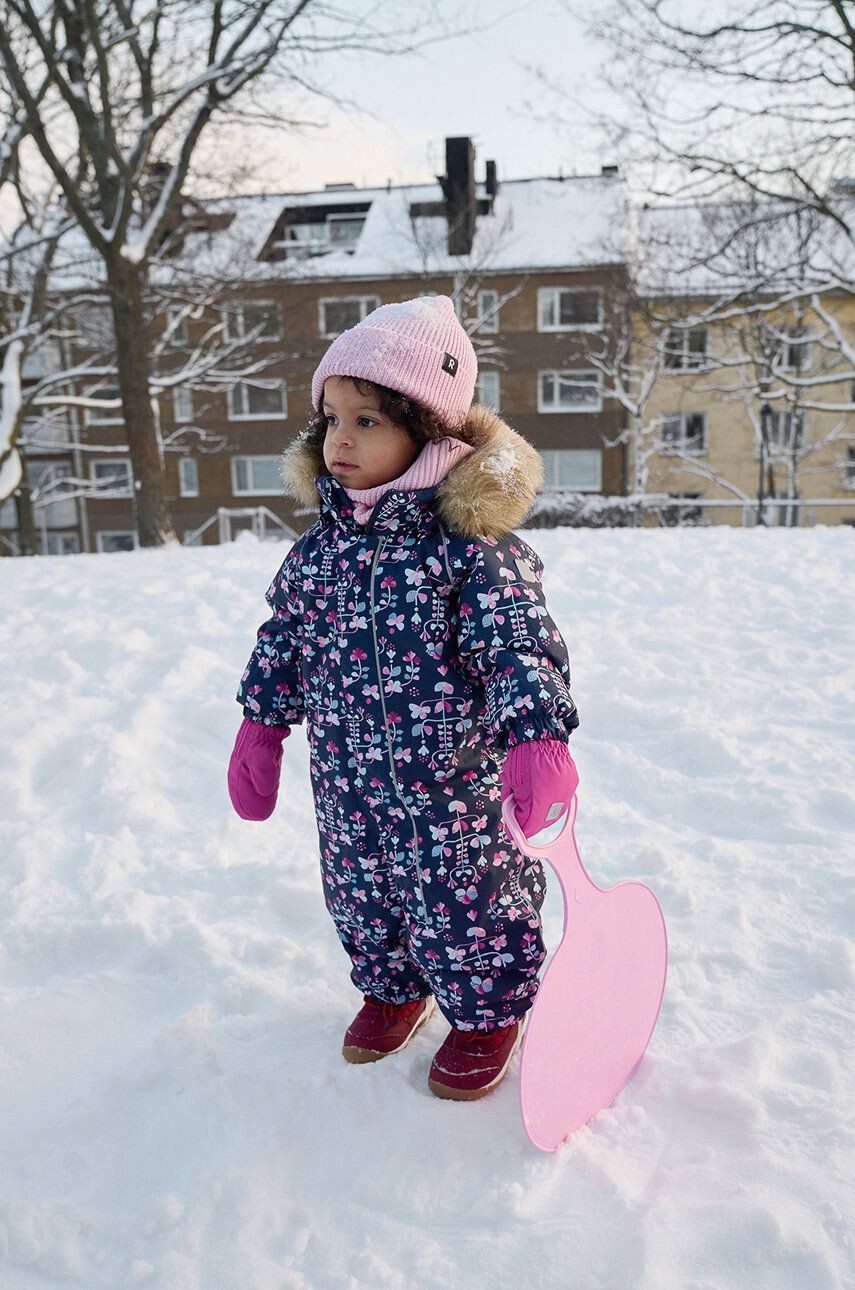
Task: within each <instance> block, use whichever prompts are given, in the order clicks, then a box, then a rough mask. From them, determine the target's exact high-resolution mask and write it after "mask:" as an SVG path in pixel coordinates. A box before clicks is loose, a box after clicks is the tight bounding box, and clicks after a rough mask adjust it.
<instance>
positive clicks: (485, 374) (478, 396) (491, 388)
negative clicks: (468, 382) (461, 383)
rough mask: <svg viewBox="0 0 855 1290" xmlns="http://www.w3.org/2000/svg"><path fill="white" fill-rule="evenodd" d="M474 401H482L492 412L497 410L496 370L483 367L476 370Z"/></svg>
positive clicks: (497, 380) (497, 385) (497, 383)
mask: <svg viewBox="0 0 855 1290" xmlns="http://www.w3.org/2000/svg"><path fill="white" fill-rule="evenodd" d="M475 402H476V403H482V404H483V405H484V407H485V408H491V409H492V410H493V412H498V410H499V373H498V372H491V371H484V370H483V368H482V369H481V370H480V371H479V372H478V380H477V381H476V382H475Z"/></svg>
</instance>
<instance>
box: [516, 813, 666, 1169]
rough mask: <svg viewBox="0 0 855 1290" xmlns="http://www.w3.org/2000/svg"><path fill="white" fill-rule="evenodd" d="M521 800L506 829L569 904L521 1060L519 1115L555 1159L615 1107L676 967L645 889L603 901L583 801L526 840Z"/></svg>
mask: <svg viewBox="0 0 855 1290" xmlns="http://www.w3.org/2000/svg"><path fill="white" fill-rule="evenodd" d="M513 807H514V798H513V795H511V796H509V797H507V798H506V799H505V801H504V802H503V804H502V818H503V820H504V823H505V828H506V829H507V830H508V833H509V834H510V836H511V837H512V838H513V840H514V842H515V843H516V845H517V846H518V847H519V848H520V850H521V851H524V852H525V854H526V855H530V856H540V857H541V858H542V859H544V860H548V861H549V863H550V865H551V866H552V868H553V869H554V870H555V872H556V874H557V875H558V881H559V883H560V884H561V891H562V893H563V895H564V932H563V935H562V938H561V943H560V944H559V946H558V948H557V950H556V951H555V954H554V956H553V958H552V961H551V962H550V964H549V966H548V967H547V969H546V973H545V975H544V977H543V981H542V982H541V986H540V989H539V991H538V993H537V998H536V1000H535V1003H534V1006H533V1007H532V1008H531V1010H530V1012H529V1018H528V1025H527V1028H526V1031H525V1035H524V1037H523V1042H522V1055H521V1058H520V1108H521V1110H522V1118H523V1124H524V1125H525V1131H526V1133H527V1134H528V1136H529V1138H530V1139H531V1141H532V1142H533V1143H534V1145H535V1146H536V1147H540V1149H541V1150H542V1151H554V1150H555V1148H556V1147H557V1146H558V1144H559V1142H563V1141H564V1139H565V1138H566V1137H567V1136H568V1134H571V1133H574V1132H575V1131H576V1129H579V1128H581V1127H582V1125H584V1124H587V1123H588V1121H589V1120H590V1119H591V1118H592V1117H593V1116H594V1115H596V1113H597V1111H601V1110H602V1109H603V1107H606V1106H610V1105H611V1103H612V1102H613V1101H614V1099H615V1098H616V1097H617V1095H618V1093H619V1092H620V1091H621V1089H622V1088H623V1086H624V1085H625V1084H626V1083H627V1081H628V1080H629V1079H630V1077H631V1076H632V1075H633V1073H634V1072H635V1070H636V1068H637V1067H638V1065H639V1063H640V1062H641V1059H642V1057H643V1056H644V1052H645V1049H646V1048H647V1045H648V1043H649V1042H650V1036H651V1035H652V1034H653V1028H654V1026H655V1025H656V1019H657V1017H658V1016H659V1009H660V1006H661V1004H662V996H663V994H664V991H665V973H666V969H667V963H668V940H667V934H666V931H665V919H664V918H663V916H662V910H661V908H660V906H659V901H658V900H657V899H656V897H655V896H654V894H653V892H652V891H651V890H650V888H649V887H645V885H644V883H641V882H621V883H618V885H617V886H616V887H611V888H609V890H608V891H603V890H602V888H600V887H597V886H596V885H595V884H594V883H593V882H591V879H590V878H589V877H588V875H587V874H586V872H585V870H584V868H583V867H582V861H581V860H580V858H579V852H578V849H577V847H576V838H575V836H574V833H573V825H574V823H575V820H576V798H575V797H574V798H573V799H572V801H571V802H570V805H569V807H568V808H567V809H566V810H565V811H564V813H563V814H562V815H561V816H560V817H559V818H558V819H557V820H556V821H555V822H554V823H553V824H548V825H547V826H546V828H544V829H541V830H540V832H539V833H537V834H535V835H534V837H532V838H526V836H525V834H524V833H523V832H522V830H521V829H520V827H519V824H518V823H517V820H516V817H515V815H514V810H513Z"/></svg>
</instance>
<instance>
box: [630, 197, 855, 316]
mask: <svg viewBox="0 0 855 1290" xmlns="http://www.w3.org/2000/svg"><path fill="white" fill-rule="evenodd" d="M829 201H834V202H835V203H836V204H837V205H838V206H839V208H840V209H839V213H840V214H841V216H842V217H843V218H844V220H845V221H846V222H847V223H848V224H849V227H850V228H851V227H853V216H855V200H853V196H852V195H851V194H849V193H847V192H843V191H835V193H834V194H833V195H832V197H830V198H829ZM626 247H627V251H628V252H629V254H630V255H631V258H632V260H633V261H634V263H635V265H636V266H637V268H636V272H637V278H638V282H639V285H640V289H641V291H642V292H643V293H645V294H647V295H675V296H688V295H703V296H710V295H718V294H726V293H727V294H729V293H732V292H734V291H745V290H746V289H756V290H762V291H767V292H770V293H771V292H776V293H777V292H781V291H786V290H788V289H790V288H791V287H793V286H794V285H796V284H798V285H799V286H801V287H804V284H805V283H808V284H816V285H817V286H818V287H824V288H827V287H828V286H829V285H833V284H834V283H836V282H843V283H852V282H853V281H854V280H855V243H853V239H852V237H851V236H849V235H847V233H846V232H845V230H844V229H843V228H842V227H841V226H840V225H839V224H837V223H836V222H835V221H834V220H832V219H831V218H830V217H829V216H828V215H821V214H818V213H817V212H816V211H812V210H806V209H804V208H799V207H794V206H792V205H790V204H785V203H783V202H780V201H778V202H772V201H768V200H762V201H759V200H758V201H756V202H745V201H720V202H705V203H683V204H671V205H661V206H642V207H635V208H634V209H633V210H632V212H631V215H630V218H629V221H628V228H627V236H626Z"/></svg>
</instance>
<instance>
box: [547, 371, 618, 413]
mask: <svg viewBox="0 0 855 1290" xmlns="http://www.w3.org/2000/svg"><path fill="white" fill-rule="evenodd" d="M537 395H538V403H537V410H538V412H600V411H601V410H602V406H603V399H602V393H601V390H600V374H599V372H593V371H586V370H584V369H581V368H579V369H571V370H569V371H565V372H541V373H540V374H539V377H538V389H537Z"/></svg>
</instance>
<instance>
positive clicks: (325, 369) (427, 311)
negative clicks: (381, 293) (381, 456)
mask: <svg viewBox="0 0 855 1290" xmlns="http://www.w3.org/2000/svg"><path fill="white" fill-rule="evenodd" d="M477 375H478V361H477V359H476V357H475V350H474V349H473V348H472V342H471V341H470V339H469V337H468V336H467V335H466V332H465V331H464V330H463V328H462V327H461V325H460V323H459V322H458V319H457V315H456V313H455V312H454V302H453V301H452V299H451V297H450V296H417V297H416V298H415V299H414V300H405V301H403V303H401V304H399V305H381V306H380V308H379V309H375V310H374V312H373V313H371V314H369V315H368V317H367V318H363V320H362V322H360V323H357V324H356V326H355V327H351V328H349V329H348V330H347V331H343V332H342V333H341V335H340V336H337V337H336V338H335V340H334V341H333V343H332V344H331V345H330V347H329V349H328V350H327V352H326V354H324V356H323V358H322V359H321V362H320V365H319V367H318V369H317V371H316V372H315V375H314V377H313V378H312V404H313V406H314V408H315V409H316V411H320V409H321V401H322V399H323V394H324V381H325V380H326V378H327V377H328V376H359V377H362V378H363V379H365V380H368V381H375V382H376V383H377V384H378V385H385V386H386V387H387V389H390V390H396V391H397V392H398V393H399V394H405V395H406V396H407V398H409V399H414V400H415V401H416V403H420V404H421V405H422V406H423V407H426V408H431V409H432V410H433V411H434V412H435V413H436V414H437V416H438V417H439V419H440V420H441V421H442V422H443V423H444V424H445V425H446V426H448V428H449V429H452V430H456V429H458V428H459V427H460V426H461V425H462V424H463V421H464V420H465V417H466V414H467V412H468V411H469V409H470V407H471V406H472V396H473V395H474V393H475V378H476V376H477Z"/></svg>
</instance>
